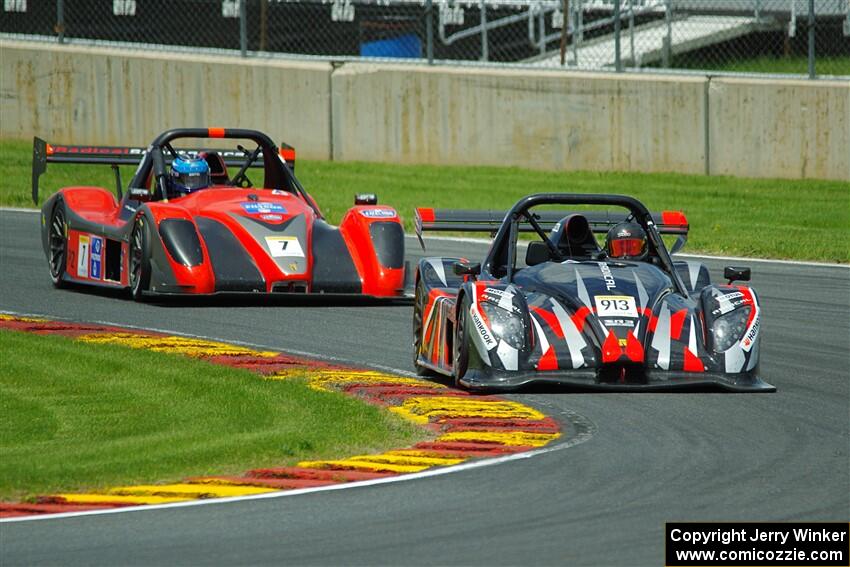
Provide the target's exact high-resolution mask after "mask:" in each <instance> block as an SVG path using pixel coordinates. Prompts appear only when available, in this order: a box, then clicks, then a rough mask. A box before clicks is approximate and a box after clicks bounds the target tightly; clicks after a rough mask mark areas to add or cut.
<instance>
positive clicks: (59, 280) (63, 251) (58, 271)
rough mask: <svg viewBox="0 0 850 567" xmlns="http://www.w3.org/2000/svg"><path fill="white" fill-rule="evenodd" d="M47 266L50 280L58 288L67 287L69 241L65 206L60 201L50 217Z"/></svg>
mask: <svg viewBox="0 0 850 567" xmlns="http://www.w3.org/2000/svg"><path fill="white" fill-rule="evenodd" d="M47 251H48V252H47V253H48V257H47V266H48V268H50V279H51V281H52V282H53V285H54V286H56V287H57V288H61V287H65V285H66V283H65V280H64V279H63V277H64V276H65V265H66V264H67V262H68V239H67V238H66V236H65V205H64V203H62V201H58V202H57V203H56V206H55V207H53V213H51V215H50V226H49V228H48V232H47Z"/></svg>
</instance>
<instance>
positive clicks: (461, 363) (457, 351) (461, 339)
mask: <svg viewBox="0 0 850 567" xmlns="http://www.w3.org/2000/svg"><path fill="white" fill-rule="evenodd" d="M468 311H469V303H467V301H466V300H465V298H463V299H461V301H460V307H459V308H458V311H457V322H456V323H455V336H454V340H453V341H452V351H453V352H452V361H453V368H452V374H453V375H454V379H455V386H457V387H458V388H463V385H462V384H461V383H460V380H461V378H463V377H464V376H465V375H466V370H467V368H468V366H469V342H468V341H467V338H466V314H467V312H468Z"/></svg>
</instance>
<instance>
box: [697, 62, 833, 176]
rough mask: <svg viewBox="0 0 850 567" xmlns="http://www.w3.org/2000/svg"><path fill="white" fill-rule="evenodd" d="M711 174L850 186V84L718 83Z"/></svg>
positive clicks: (712, 106) (712, 91) (712, 93)
mask: <svg viewBox="0 0 850 567" xmlns="http://www.w3.org/2000/svg"><path fill="white" fill-rule="evenodd" d="M708 116H709V124H710V126H709V128H710V140H711V172H712V173H714V174H723V175H740V176H746V177H788V178H800V177H804V178H805V177H811V178H819V179H845V180H850V81H841V82H839V81H791V80H785V81H768V80H762V79H737V78H715V79H712V81H711V85H710V88H709V114H708Z"/></svg>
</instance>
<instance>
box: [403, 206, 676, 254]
mask: <svg viewBox="0 0 850 567" xmlns="http://www.w3.org/2000/svg"><path fill="white" fill-rule="evenodd" d="M571 213H580V214H582V215H584V217H585V218H587V221H588V223H590V228H591V230H592V231H593V232H595V233H604V232H608V230H609V229H610V228H611V227H612V226H614V225H616V224H618V223H621V222H623V221H625V220H626V219H627V218H628V216H629V214H628V213H626V212H622V213H621V212H608V211H549V210H547V211H537V212H535V219H536V220H537V223H538V224H539V225H540V228H542V229H543V230H544V231H547V232H548V231H551V230H552V229H553V228H554V227H555V225H556V224H557V223H558V222H560V221H561V220H562V219H563V218H564V217H566V216H567V215H569V214H571ZM507 214H508V212H507V211H483V210H462V209H430V208H418V209H416V210H415V216H414V225H415V228H416V236H417V237H418V238H419V242H420V244H422V233H423V232H425V231H436V232H489V233H495V232H496V231H498V230H499V227H501V226H502V223H503V222H504V219H505V215H507ZM651 214H652V221H653V222H654V223H655V226H656V228H657V229H658V232H660V233H661V234H676V235H679V236H681V237H683V238H687V235H688V228H689V225H688V219H687V218H686V217H685V214H684V213H682V212H680V211H662V212H657V213H651ZM518 228H519V231H520V232H535V230H534V228H533V227H532V226H531V224H529V223H528V222H521V223H519V226H518ZM423 248H424V245H423Z"/></svg>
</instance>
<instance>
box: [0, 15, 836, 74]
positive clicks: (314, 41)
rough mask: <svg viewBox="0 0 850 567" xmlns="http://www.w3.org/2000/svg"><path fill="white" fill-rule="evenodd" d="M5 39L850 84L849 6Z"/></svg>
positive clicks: (72, 27)
mask: <svg viewBox="0 0 850 567" xmlns="http://www.w3.org/2000/svg"><path fill="white" fill-rule="evenodd" d="M0 34H3V35H7V36H8V34H14V35H15V36H18V35H21V34H23V35H27V36H39V37H41V38H42V39H45V38H49V40H51V41H58V42H69V43H70V42H110V43H111V42H119V43H121V44H125V45H126V44H131V45H133V46H135V47H138V48H142V49H150V48H161V47H163V46H168V47H170V48H173V46H183V47H184V48H205V49H227V50H238V51H239V52H240V54H241V55H242V56H244V57H256V56H264V55H269V54H287V55H300V56H315V57H322V58H329V59H350V58H378V59H408V60H410V59H419V60H423V61H427V62H429V63H433V62H441V63H445V62H450V63H455V64H462V63H466V64H469V63H476V64H480V63H482V62H486V63H500V64H512V65H522V66H528V67H540V68H547V67H548V68H558V67H563V68H569V69H593V70H602V69H607V70H613V71H626V70H633V69H647V68H648V69H687V70H695V71H702V72H741V73H781V74H786V73H787V74H806V75H809V76H811V77H815V76H817V75H837V76H850V0H3V12H2V14H0Z"/></svg>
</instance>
